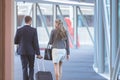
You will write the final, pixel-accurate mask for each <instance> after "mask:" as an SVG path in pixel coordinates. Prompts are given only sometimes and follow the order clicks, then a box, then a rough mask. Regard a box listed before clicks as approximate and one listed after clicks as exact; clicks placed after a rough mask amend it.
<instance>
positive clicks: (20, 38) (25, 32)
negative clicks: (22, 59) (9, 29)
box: [14, 25, 40, 55]
mask: <svg viewBox="0 0 120 80" xmlns="http://www.w3.org/2000/svg"><path fill="white" fill-rule="evenodd" d="M14 43H15V44H18V49H17V53H18V54H19V55H35V54H37V55H39V54H40V51H39V44H38V37H37V30H36V29H35V28H32V27H31V26H29V25H25V26H23V27H22V28H19V29H17V32H16V35H15V40H14Z"/></svg>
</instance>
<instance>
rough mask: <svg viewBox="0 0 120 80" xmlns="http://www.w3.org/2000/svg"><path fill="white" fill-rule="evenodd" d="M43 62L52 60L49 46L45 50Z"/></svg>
mask: <svg viewBox="0 0 120 80" xmlns="http://www.w3.org/2000/svg"><path fill="white" fill-rule="evenodd" d="M44 60H52V49H51V48H50V46H49V45H47V48H45V54H44Z"/></svg>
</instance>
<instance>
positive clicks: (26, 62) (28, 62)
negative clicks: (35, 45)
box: [21, 55, 35, 80]
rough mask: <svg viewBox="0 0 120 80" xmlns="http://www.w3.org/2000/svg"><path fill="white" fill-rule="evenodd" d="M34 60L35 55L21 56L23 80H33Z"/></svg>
mask: <svg viewBox="0 0 120 80" xmlns="http://www.w3.org/2000/svg"><path fill="white" fill-rule="evenodd" d="M34 60H35V55H21V62H22V70H23V80H34ZM28 67H29V68H28ZM28 69H29V70H28ZM28 72H29V74H28ZM28 75H29V76H28Z"/></svg>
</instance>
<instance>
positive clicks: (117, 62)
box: [112, 46, 120, 80]
mask: <svg viewBox="0 0 120 80" xmlns="http://www.w3.org/2000/svg"><path fill="white" fill-rule="evenodd" d="M119 70H120V46H119V47H118V51H117V56H116V60H115V65H114V66H113V71H112V80H118V74H119Z"/></svg>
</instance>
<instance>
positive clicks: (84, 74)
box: [14, 46, 107, 80]
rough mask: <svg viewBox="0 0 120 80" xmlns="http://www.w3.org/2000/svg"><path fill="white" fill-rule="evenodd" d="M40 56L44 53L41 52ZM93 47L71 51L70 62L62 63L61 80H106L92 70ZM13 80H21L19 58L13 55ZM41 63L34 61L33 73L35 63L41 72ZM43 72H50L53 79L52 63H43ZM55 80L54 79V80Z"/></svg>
mask: <svg viewBox="0 0 120 80" xmlns="http://www.w3.org/2000/svg"><path fill="white" fill-rule="evenodd" d="M41 53H42V55H43V53H44V51H41ZM93 55H94V48H93V46H81V47H80V48H79V49H71V56H70V60H69V61H67V60H65V61H64V64H63V78H62V80H107V79H105V78H103V77H102V76H100V75H99V74H97V73H96V72H95V71H94V70H93ZM14 61H15V62H14V64H15V66H14V67H15V68H14V69H15V70H14V71H15V72H14V80H22V68H21V62H20V59H19V56H18V55H17V56H16V55H15V60H14ZM42 61H43V60H38V59H36V61H35V73H36V72H37V71H38V66H37V62H38V63H39V65H40V70H43V67H42ZM44 63H45V70H46V71H51V72H52V75H53V78H54V70H53V64H52V61H44ZM54 80H55V79H54Z"/></svg>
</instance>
